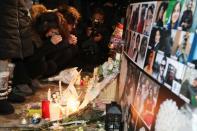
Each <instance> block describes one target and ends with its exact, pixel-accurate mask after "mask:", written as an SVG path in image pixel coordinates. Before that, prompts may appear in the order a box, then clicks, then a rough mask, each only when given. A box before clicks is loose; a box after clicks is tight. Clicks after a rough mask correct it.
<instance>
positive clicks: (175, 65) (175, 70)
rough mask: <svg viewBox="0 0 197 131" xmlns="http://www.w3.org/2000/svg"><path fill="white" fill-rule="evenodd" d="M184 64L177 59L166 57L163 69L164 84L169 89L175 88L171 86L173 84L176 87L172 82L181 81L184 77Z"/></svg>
mask: <svg viewBox="0 0 197 131" xmlns="http://www.w3.org/2000/svg"><path fill="white" fill-rule="evenodd" d="M185 69H186V66H185V65H184V64H182V63H180V62H178V61H176V59H175V58H167V64H166V68H165V71H164V76H165V82H164V85H165V86H166V87H168V88H169V89H172V88H175V87H172V86H173V85H175V86H176V87H177V88H180V87H179V86H177V84H173V83H174V82H178V83H181V82H182V80H183V77H184V73H185Z"/></svg>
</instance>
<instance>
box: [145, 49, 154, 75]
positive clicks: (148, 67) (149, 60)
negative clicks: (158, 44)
mask: <svg viewBox="0 0 197 131" xmlns="http://www.w3.org/2000/svg"><path fill="white" fill-rule="evenodd" d="M155 55H156V54H155V51H153V50H150V49H148V51H147V54H146V60H145V65H144V71H145V72H146V73H148V74H149V75H152V73H153V63H154V60H155Z"/></svg>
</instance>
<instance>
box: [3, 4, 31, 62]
mask: <svg viewBox="0 0 197 131" xmlns="http://www.w3.org/2000/svg"><path fill="white" fill-rule="evenodd" d="M25 4H26V3H25V1H24V0H0V59H12V58H24V57H27V56H30V55H32V54H33V44H32V39H31V36H32V32H31V19H30V17H29V16H28V10H27V8H26V6H25Z"/></svg>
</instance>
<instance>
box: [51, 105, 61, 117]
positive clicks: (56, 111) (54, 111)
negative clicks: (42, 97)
mask: <svg viewBox="0 0 197 131" xmlns="http://www.w3.org/2000/svg"><path fill="white" fill-rule="evenodd" d="M60 119H62V112H61V106H60V105H59V104H58V103H51V104H50V121H57V120H60Z"/></svg>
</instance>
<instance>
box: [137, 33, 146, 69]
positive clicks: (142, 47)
mask: <svg viewBox="0 0 197 131" xmlns="http://www.w3.org/2000/svg"><path fill="white" fill-rule="evenodd" d="M147 45H148V37H146V36H143V37H142V40H141V44H140V49H139V53H138V57H137V61H136V62H137V65H138V66H139V67H141V68H143V67H144V61H145V56H146V50H147Z"/></svg>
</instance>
